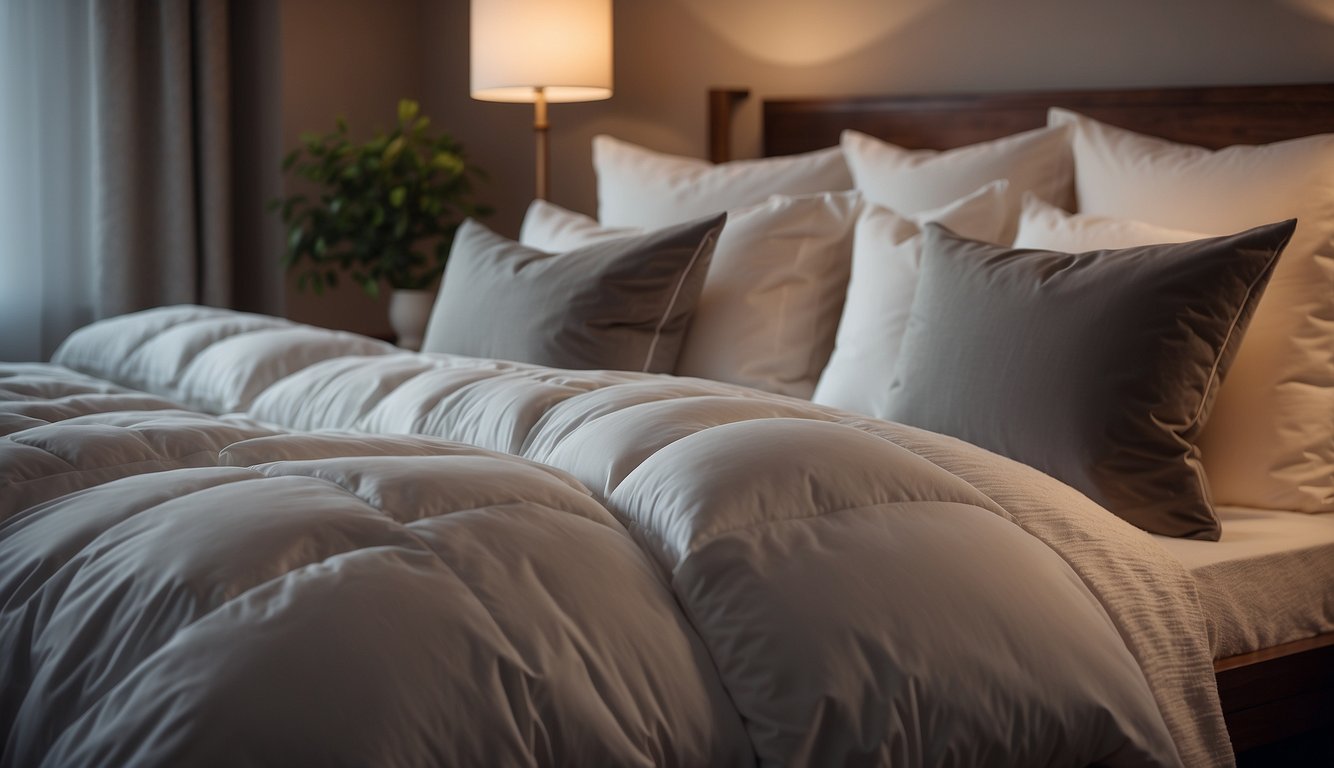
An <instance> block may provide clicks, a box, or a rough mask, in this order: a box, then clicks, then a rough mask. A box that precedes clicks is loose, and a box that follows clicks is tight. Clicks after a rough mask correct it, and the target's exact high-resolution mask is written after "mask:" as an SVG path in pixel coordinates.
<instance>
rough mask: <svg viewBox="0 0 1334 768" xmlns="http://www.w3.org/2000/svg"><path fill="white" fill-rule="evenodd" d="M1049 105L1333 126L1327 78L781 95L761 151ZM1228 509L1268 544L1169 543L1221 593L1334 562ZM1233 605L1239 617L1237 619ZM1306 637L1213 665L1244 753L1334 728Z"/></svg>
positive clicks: (1211, 130) (912, 142)
mask: <svg viewBox="0 0 1334 768" xmlns="http://www.w3.org/2000/svg"><path fill="white" fill-rule="evenodd" d="M748 95H749V94H748V92H747V91H745V90H743V89H718V90H715V91H712V92H710V97H709V129H708V135H709V147H710V153H711V159H712V160H713V161H714V162H724V161H727V160H728V159H730V146H731V118H730V116H731V112H732V110H734V109H735V107H736V105H737V104H738V103H740V102H742V101H744V100H745V99H746V98H747V97H748ZM1052 106H1059V107H1066V108H1069V109H1073V110H1076V111H1078V112H1080V113H1083V114H1087V115H1089V116H1091V117H1094V118H1097V119H1100V120H1105V121H1107V122H1109V123H1113V124H1115V125H1117V126H1120V127H1124V128H1128V129H1131V130H1135V131H1139V132H1143V133H1146V134H1150V135H1153V136H1161V137H1163V138H1166V139H1170V140H1173V141H1178V142H1183V143H1187V144H1193V145H1198V146H1203V147H1208V148H1212V149H1218V148H1223V147H1228V146H1231V145H1235V144H1267V143H1270V142H1278V141H1284V140H1288V139H1295V138H1300V137H1303V136H1308V135H1310V134H1313V133H1322V132H1329V131H1331V130H1334V86H1331V85H1328V84H1312V85H1291V86H1243V87H1198V88H1163V89H1133V90H1114V89H1110V90H1096V91H1056V92H1050V91H1044V92H1024V93H990V94H953V95H922V96H901V97H867V98H811V99H787V98H784V99H773V100H766V101H765V102H764V104H763V107H762V109H763V146H764V152H765V154H766V155H785V154H792V153H798V152H809V151H811V150H815V149H819V148H821V147H826V146H830V145H832V144H835V143H837V142H838V140H839V136H840V134H841V133H842V132H843V131H844V130H847V129H853V130H858V131H862V132H865V133H868V134H871V135H874V136H877V137H879V138H882V139H885V140H886V141H890V142H893V143H895V144H898V145H901V146H903V147H909V148H924V149H936V150H946V149H951V148H955V147H961V146H965V145H969V144H974V143H976V142H980V141H987V140H990V139H995V138H997V137H1001V136H1007V135H1010V134H1015V133H1019V132H1021V131H1026V130H1031V129H1034V128H1038V127H1040V126H1042V125H1045V124H1046V119H1047V111H1048V109H1049V108H1050V107H1052ZM1228 514H1229V517H1230V518H1231V520H1232V521H1233V528H1234V529H1237V530H1238V531H1239V533H1240V534H1241V535H1242V536H1245V537H1247V538H1246V539H1243V541H1246V540H1255V541H1259V542H1267V544H1268V546H1266V544H1265V543H1260V544H1258V545H1257V548H1256V551H1254V552H1250V553H1247V552H1242V553H1240V554H1238V553H1219V552H1217V551H1216V550H1217V549H1218V547H1210V546H1208V545H1204V544H1197V543H1194V542H1189V543H1188V542H1184V541H1178V540H1168V539H1164V540H1163V541H1164V543H1166V544H1167V546H1168V547H1169V549H1171V550H1173V551H1174V552H1175V553H1177V554H1179V555H1181V556H1182V558H1183V561H1184V562H1186V563H1187V564H1188V565H1189V566H1190V567H1191V568H1192V569H1198V570H1202V571H1203V574H1202V578H1204V579H1206V580H1208V581H1209V583H1211V584H1212V585H1214V592H1215V594H1216V593H1217V592H1219V591H1223V590H1226V589H1227V587H1226V586H1219V584H1220V582H1223V581H1225V580H1226V579H1227V578H1228V577H1223V576H1219V575H1218V572H1219V571H1222V570H1225V569H1227V568H1229V567H1230V568H1232V569H1233V570H1234V571H1241V570H1244V569H1245V568H1247V567H1256V568H1263V567H1264V563H1265V559H1266V558H1268V559H1269V561H1270V562H1271V564H1272V563H1273V562H1275V561H1277V562H1280V563H1282V562H1283V560H1284V559H1285V556H1286V558H1287V559H1288V560H1289V561H1290V562H1288V563H1286V564H1285V565H1286V567H1287V569H1288V570H1287V571H1286V573H1288V574H1289V575H1288V576H1287V577H1286V578H1293V577H1292V576H1291V574H1294V573H1295V574H1298V576H1297V578H1299V579H1300V578H1301V576H1300V575H1301V574H1305V573H1308V572H1310V570H1309V569H1311V568H1313V567H1314V568H1324V569H1326V570H1328V569H1329V568H1331V567H1334V565H1331V563H1334V551H1331V550H1330V549H1329V548H1328V545H1327V542H1328V540H1329V536H1330V534H1331V527H1330V526H1329V525H1322V524H1316V525H1311V523H1312V522H1313V521H1311V520H1310V519H1308V518H1305V517H1304V516H1301V515H1285V514H1282V513H1274V512H1265V511H1260V512H1256V511H1254V510H1250V511H1248V510H1243V509H1233V510H1229V511H1228ZM1317 522H1321V521H1317ZM1226 527H1227V526H1226V524H1225V530H1226ZM1240 546H1242V547H1243V548H1244V547H1245V546H1246V544H1242V545H1240ZM1294 553H1295V554H1294ZM1248 561H1249V562H1248ZM1283 567H1284V565H1280V566H1278V568H1280V569H1282V568H1283ZM1283 573H1284V571H1281V570H1278V571H1275V572H1274V574H1273V575H1274V576H1275V577H1277V579H1278V580H1279V581H1280V582H1281V581H1283V579H1284V578H1285V577H1284V576H1283V575H1282V574H1283ZM1252 575H1254V574H1252ZM1231 580H1232V582H1233V583H1236V584H1242V585H1246V588H1247V589H1249V590H1252V591H1253V594H1251V595H1249V596H1248V597H1247V598H1234V602H1235V601H1237V600H1249V602H1250V603H1251V604H1254V603H1256V602H1262V601H1263V598H1264V593H1265V591H1266V590H1265V589H1264V588H1263V586H1261V587H1260V588H1256V584H1257V583H1258V584H1260V585H1264V584H1265V583H1266V581H1265V580H1263V579H1261V580H1259V581H1258V582H1257V581H1251V580H1249V579H1248V578H1247V576H1245V575H1240V574H1234V575H1233V576H1232V577H1231ZM1308 597H1311V598H1312V599H1313V600H1314V605H1313V606H1307V607H1306V608H1304V609H1303V610H1304V611H1305V613H1306V614H1307V615H1310V614H1311V612H1312V611H1316V612H1319V611H1320V610H1323V612H1324V613H1325V614H1328V613H1329V611H1330V610H1331V608H1330V605H1329V600H1330V594H1329V593H1328V592H1326V593H1324V594H1323V595H1321V594H1319V593H1318V592H1317V593H1315V595H1313V596H1309V595H1308ZM1221 600H1222V601H1224V602H1226V598H1222V599H1221ZM1322 605H1323V607H1322ZM1220 610H1221V609H1220ZM1233 610H1234V616H1233V618H1234V620H1236V621H1238V622H1240V621H1241V620H1238V619H1236V617H1235V610H1236V609H1235V608H1234V609H1233ZM1307 634H1308V635H1309V636H1307V637H1304V638H1303V639H1300V640H1296V641H1291V642H1286V643H1278V644H1274V643H1266V642H1264V641H1263V640H1261V639H1259V638H1252V639H1251V641H1250V642H1249V647H1247V646H1248V644H1247V643H1240V644H1234V645H1233V646H1232V647H1231V648H1229V649H1226V651H1228V652H1225V653H1224V654H1223V657H1222V658H1219V659H1217V661H1216V662H1215V667H1216V669H1217V671H1218V683H1219V692H1220V696H1221V697H1222V700H1223V707H1224V712H1225V714H1226V716H1227V719H1228V728H1229V732H1230V734H1231V735H1232V740H1233V745H1234V747H1236V748H1237V749H1238V750H1245V749H1249V748H1252V747H1255V746H1258V745H1263V744H1267V743H1270V742H1273V741H1275V740H1278V739H1282V738H1284V737H1287V736H1290V735H1292V734H1294V733H1300V732H1302V731H1307V730H1310V729H1314V728H1320V727H1324V728H1329V727H1330V725H1331V723H1334V633H1329V632H1323V633H1321V632H1314V633H1312V632H1311V630H1308V631H1307ZM1240 649H1245V650H1240Z"/></svg>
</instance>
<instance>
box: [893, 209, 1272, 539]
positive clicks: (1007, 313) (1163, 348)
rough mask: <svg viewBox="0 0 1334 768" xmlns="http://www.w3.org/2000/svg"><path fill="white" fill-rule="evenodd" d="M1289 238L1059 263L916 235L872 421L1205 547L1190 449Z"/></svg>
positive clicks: (1054, 258)
mask: <svg viewBox="0 0 1334 768" xmlns="http://www.w3.org/2000/svg"><path fill="white" fill-rule="evenodd" d="M1295 226H1296V225H1295V222H1293V221H1287V222H1282V223H1279V224H1271V225H1268V226H1264V227H1259V228H1256V229H1252V230H1249V231H1247V232H1243V233H1241V234H1238V235H1233V236H1230V237H1220V238H1212V239H1207V240H1196V241H1193V242H1189V243H1179V244H1169V245H1156V246H1145V247H1140V248H1128V249H1123V250H1115V251H1092V252H1088V253H1081V254H1074V255H1072V254H1068V253H1058V252H1053V251H1038V250H1020V249H1008V248H1002V247H998V246H994V245H988V244H986V243H980V242H976V241H973V240H965V239H963V238H960V237H958V236H956V235H953V234H951V233H949V232H948V231H947V230H945V229H942V228H940V227H938V226H934V225H932V226H929V227H928V229H927V234H926V241H925V244H924V247H923V255H922V276H921V281H920V282H919V284H918V290H917V296H916V298H915V299H914V301H913V307H912V315H911V317H910V319H909V323H908V331H907V334H906V335H905V337H904V340H903V351H902V354H901V355H900V357H899V363H898V370H897V372H896V374H895V377H894V382H893V384H892V385H891V391H890V396H889V408H888V413H887V414H886V418H888V419H891V420H894V421H900V422H903V423H905V424H911V425H914V426H918V427H922V428H924V429H929V430H932V431H935V432H942V433H945V434H949V435H953V436H955V437H959V438H961V439H964V440H967V441H969V442H971V443H974V444H976V445H979V446H982V447H983V448H987V449H990V450H993V451H995V452H997V453H1000V454H1003V455H1005V456H1009V457H1010V458H1012V459H1015V460H1017V461H1021V462H1023V463H1025V464H1028V465H1030V466H1032V467H1035V468H1037V469H1040V470H1042V471H1044V472H1046V473H1048V474H1050V475H1052V476H1053V477H1055V478H1057V479H1059V480H1062V481H1064V482H1066V483H1067V484H1069V485H1071V486H1073V487H1075V488H1076V489H1078V490H1080V491H1083V492H1084V493H1085V494H1086V495H1087V496H1088V497H1089V498H1091V499H1093V500H1094V501H1096V502H1098V503H1099V504H1101V505H1102V506H1104V507H1106V508H1107V509H1108V510H1110V511H1111V512H1113V513H1114V514H1116V515H1119V516H1120V517H1122V518H1124V519H1125V520H1127V521H1129V522H1131V523H1133V524H1135V525H1137V526H1139V527H1140V528H1143V529H1144V530H1147V531H1149V532H1151V533H1158V534H1162V535H1165V536H1181V537H1189V538H1200V539H1211V540H1217V539H1218V536H1219V530H1220V529H1219V524H1218V518H1217V517H1216V515H1215V514H1214V510H1213V505H1212V502H1211V499H1210V495H1209V486H1208V484H1207V482H1206V480H1205V473H1204V470H1203V468H1202V466H1201V464H1200V450H1199V448H1198V447H1197V446H1196V440H1197V439H1198V437H1199V434H1200V431H1201V430H1202V429H1203V428H1204V424H1205V421H1206V419H1207V418H1208V416H1209V409H1210V406H1211V405H1212V403H1213V400H1214V397H1215V394H1216V393H1217V391H1218V387H1219V384H1220V383H1221V381H1222V379H1223V377H1224V375H1225V374H1226V372H1227V369H1228V366H1229V364H1230V363H1231V362H1232V359H1233V357H1234V356H1235V354H1236V351H1237V348H1238V346H1239V345H1240V343H1241V338H1242V334H1243V333H1244V332H1245V329H1246V326H1247V324H1248V322H1249V321H1250V319H1251V316H1252V314H1253V313H1254V310H1255V305H1256V304H1257V302H1258V301H1259V299H1260V295H1261V293H1262V292H1263V290H1264V287H1265V284H1266V283H1267V282H1268V280H1269V277H1270V274H1271V273H1272V271H1273V268H1274V264H1275V262H1276V261H1277V260H1278V256H1279V254H1280V253H1281V252H1282V250H1283V247H1284V246H1285V245H1286V244H1287V242H1288V240H1289V238H1291V237H1292V233H1293V230H1294V228H1295Z"/></svg>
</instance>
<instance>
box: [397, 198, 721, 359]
mask: <svg viewBox="0 0 1334 768" xmlns="http://www.w3.org/2000/svg"><path fill="white" fill-rule="evenodd" d="M726 219H727V217H726V214H719V215H717V216H710V217H708V218H705V219H700V220H698V221H693V222H688V223H686V224H678V225H676V226H673V227H666V228H664V229H660V230H656V231H654V232H650V233H648V234H646V235H636V236H631V237H625V238H618V239H615V240H609V241H606V242H601V243H595V244H593V245H589V246H587V247H584V248H577V249H575V250H573V251H568V252H565V253H549V252H547V251H541V250H538V249H536V248H529V247H527V246H524V245H520V244H519V243H516V242H514V241H513V240H509V239H507V238H504V237H501V236H500V235H497V234H495V233H494V232H492V231H491V230H489V229H487V228H486V227H484V226H482V225H481V224H478V223H477V222H475V221H472V220H469V221H467V222H464V224H463V226H462V227H461V228H460V229H459V231H458V234H457V235H455V237H454V246H453V249H452V250H451V251H450V255H449V263H448V266H447V267H446V268H445V276H444V279H443V280H442V281H441V284H440V295H439V296H438V297H437V298H436V302H435V308H434V309H433V310H432V312H431V320H430V322H429V323H428V324H427V326H426V338H425V340H424V342H423V343H422V351H423V352H448V353H451V354H456V355H468V356H470V357H490V358H499V359H502V360H514V361H518V362H523V363H536V364H538V365H549V366H552V367H555V368H604V369H611V370H623V371H649V372H654V373H670V372H671V371H672V369H673V367H674V366H675V365H676V358H677V355H678V354H679V353H680V351H681V342H682V340H683V339H684V338H685V332H686V328H687V327H688V326H689V324H690V317H691V315H692V314H693V313H694V311H695V304H696V302H697V301H698V300H699V292H700V289H701V288H702V287H703V285H704V276H705V275H706V274H707V273H708V269H709V260H710V259H711V258H712V256H713V247H714V244H715V243H716V242H717V240H718V233H719V232H720V231H721V230H722V228H723V223H724V222H725V221H726Z"/></svg>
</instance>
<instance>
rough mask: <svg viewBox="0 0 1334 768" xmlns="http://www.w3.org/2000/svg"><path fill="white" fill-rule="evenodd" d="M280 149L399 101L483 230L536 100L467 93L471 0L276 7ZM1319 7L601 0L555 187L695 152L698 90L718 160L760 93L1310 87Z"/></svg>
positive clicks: (577, 189) (1291, 1) (1324, 19)
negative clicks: (441, 156) (482, 183)
mask: <svg viewBox="0 0 1334 768" xmlns="http://www.w3.org/2000/svg"><path fill="white" fill-rule="evenodd" d="M282 14H283V41H282V45H283V48H284V50H283V89H284V93H283V102H284V106H283V143H284V146H285V147H290V146H292V145H293V144H294V143H295V141H296V137H297V136H298V135H299V133H300V132H301V131H304V130H326V129H327V127H328V126H331V125H332V124H333V119H334V117H336V116H337V115H339V114H342V115H346V116H347V117H348V118H349V119H351V120H352V121H353V123H354V125H360V126H374V125H376V124H378V123H377V122H376V121H377V120H378V119H379V116H380V115H384V118H383V120H384V122H386V123H387V122H388V121H389V120H390V119H391V116H392V110H393V105H394V103H395V102H396V100H397V99H398V98H399V97H401V96H410V95H416V96H417V97H418V98H419V100H420V101H421V102H422V106H423V109H424V110H425V111H426V114H428V115H430V116H431V118H432V120H433V121H434V122H435V124H436V125H437V126H441V127H444V128H445V129H446V130H448V131H450V132H451V133H453V134H454V135H455V136H456V137H457V138H459V139H460V140H461V141H463V142H464V144H465V146H466V148H467V151H468V154H469V157H470V159H471V160H472V161H473V162H474V163H476V164H477V165H479V166H480V167H482V168H484V169H485V170H486V171H487V173H488V175H489V182H488V183H487V185H486V189H485V193H484V199H485V200H486V201H487V202H490V203H491V204H493V205H494V206H495V207H496V214H495V215H494V216H493V217H491V218H490V219H489V220H488V221H487V223H488V224H489V225H490V226H492V227H493V228H495V229H496V230H497V231H499V232H501V233H502V234H506V235H509V236H514V235H516V234H517V232H518V229H519V223H520V222H521V220H522V218H523V214H524V211H525V210H526V208H527V206H528V203H529V202H530V201H531V199H532V188H533V146H532V107H531V106H530V105H523V104H499V103H490V102H480V101H474V100H473V99H471V98H470V96H469V74H468V45H469V28H468V17H469V2H468V0H376V1H374V2H373V1H372V0H283V3H282ZM1331 19H1334V0H1176V1H1175V2H1171V3H1163V2H1160V0H1090V1H1089V2H1079V3H1071V2H1068V0H1009V2H1005V3H997V2H994V0H895V2H893V3H886V2H884V0H825V1H824V2H821V3H812V2H810V0H614V26H615V95H614V96H613V97H612V99H611V100H609V101H605V102H591V103H583V104H557V105H553V106H552V108H551V122H552V130H551V154H552V156H551V176H552V178H551V199H552V201H553V202H555V203H557V204H560V205H563V206H566V207H569V208H572V209H575V210H579V211H584V212H587V213H595V212H596V209H597V201H596V192H595V184H594V176H593V169H592V158H591V151H590V144H591V141H592V137H593V136H594V135H595V134H597V133H609V134H612V135H615V136H618V137H620V138H623V139H626V140H628V141H633V142H637V143H640V144H643V145H645V146H648V147H651V148H653V149H657V150H660V151H664V152H671V153H678V154H687V155H693V156H696V157H703V156H704V155H705V151H706V145H705V112H706V109H705V92H706V90H707V89H708V88H709V87H711V86H718V85H723V86H745V87H748V88H750V89H751V93H752V97H751V98H750V100H749V101H747V102H746V103H745V104H743V105H742V106H741V107H740V109H739V111H738V113H737V121H736V128H735V130H736V137H735V140H734V147H733V149H734V155H735V156H737V157H748V156H756V155H758V154H759V153H760V139H759V115H760V107H759V102H760V100H761V99H763V98H765V97H780V96H812V95H829V96H838V95H859V94H880V93H931V92H937V93H939V92H968V91H997V90H1031V89H1056V88H1089V87H1109V88H1111V87H1134V86H1146V87H1152V86H1171V85H1208V84H1248V83H1254V84H1260V83H1285V82H1325V81H1331V80H1334V22H1332V21H1331ZM288 301H289V315H291V316H294V317H297V318H298V319H302V320H305V321H308V322H319V323H321V324H329V325H333V326H335V327H343V328H349V329H351V330H358V331H362V332H370V333H377V332H378V333H383V332H386V331H387V324H386V322H385V320H384V310H383V307H381V306H379V305H378V304H376V303H374V302H371V301H369V300H367V299H365V298H364V297H362V296H361V295H359V293H358V292H357V291H355V289H353V290H344V291H341V292H340V293H339V296H338V299H337V300H332V299H331V298H330V297H328V296H326V297H323V298H320V299H316V298H313V297H310V296H309V295H301V294H294V293H292V292H290V291H289V293H288Z"/></svg>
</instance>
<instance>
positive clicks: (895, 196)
mask: <svg viewBox="0 0 1334 768" xmlns="http://www.w3.org/2000/svg"><path fill="white" fill-rule="evenodd" d="M840 145H841V146H842V148H843V156H844V158H845V159H846V160H847V162H848V169H849V170H850V171H851V172H852V178H853V180H854V182H855V183H856V187H857V189H858V190H859V191H860V192H861V193H862V197H863V198H865V200H866V201H867V202H868V203H874V204H876V205H881V206H884V207H886V208H890V209H892V210H895V211H898V212H899V213H901V214H904V215H907V216H912V215H914V214H918V213H922V212H924V211H928V210H933V209H936V208H940V207H941V206H945V205H949V204H950V203H951V202H953V201H955V200H958V199H959V198H961V197H963V196H965V195H968V194H970V193H972V192H973V191H974V190H976V189H977V188H979V187H981V186H983V185H984V184H988V183H990V182H992V181H996V180H998V179H1006V180H1008V181H1009V183H1010V188H1009V198H1008V200H1009V202H1010V205H1011V210H1012V211H1018V210H1019V201H1020V198H1021V196H1022V195H1023V194H1024V193H1025V192H1032V193H1033V194H1035V195H1037V196H1038V197H1039V198H1041V199H1043V200H1046V201H1047V202H1049V203H1053V204H1055V205H1059V206H1062V207H1066V208H1071V207H1073V203H1074V167H1073V164H1072V161H1071V159H1070V139H1069V132H1068V130H1067V129H1066V128H1063V127H1060V128H1038V129H1035V130H1032V131H1025V132H1023V133H1016V134H1014V135H1013V136H1006V137H1004V138H1000V139H995V140H993V141H983V142H979V143H977V144H970V145H968V146H966V147H958V148H956V149H950V150H946V151H943V152H938V151H935V150H930V149H916V150H910V149H904V148H903V147H899V146H896V145H894V144H890V143H888V142H885V141H881V140H880V139H877V138H875V137H872V136H867V135H866V134H864V133H858V132H857V131H844V132H843V134H842V139H841V141H840ZM1013 238H1014V227H1013V223H1011V226H1010V227H1009V228H1008V229H1006V230H1005V231H1004V232H1002V233H1001V240H1002V241H1003V242H1005V243H1009V242H1010V241H1011V239H1013Z"/></svg>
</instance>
